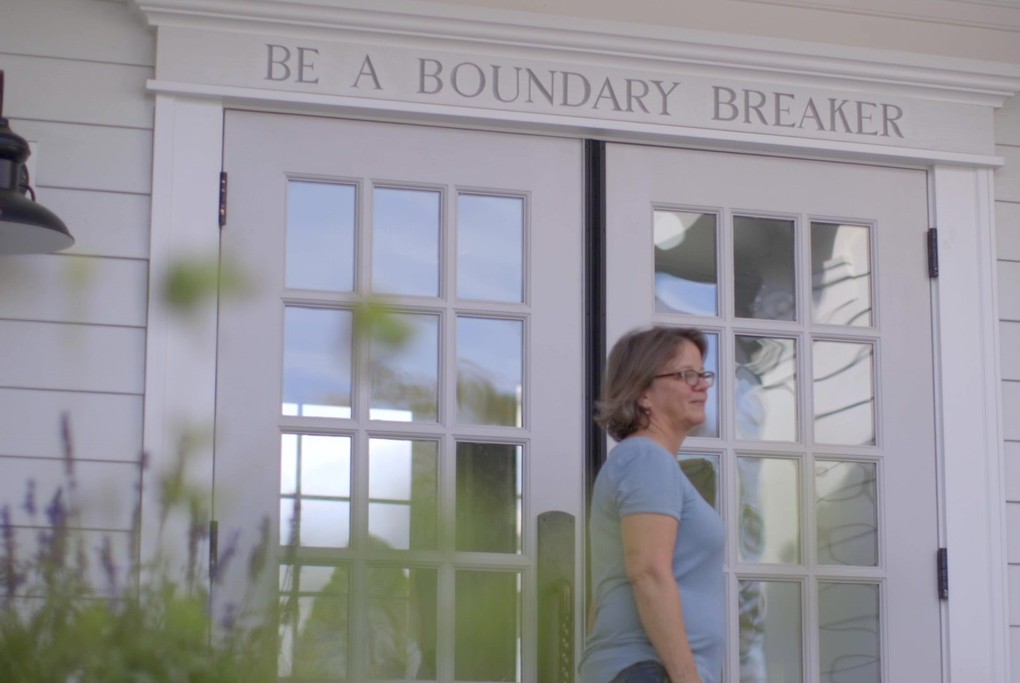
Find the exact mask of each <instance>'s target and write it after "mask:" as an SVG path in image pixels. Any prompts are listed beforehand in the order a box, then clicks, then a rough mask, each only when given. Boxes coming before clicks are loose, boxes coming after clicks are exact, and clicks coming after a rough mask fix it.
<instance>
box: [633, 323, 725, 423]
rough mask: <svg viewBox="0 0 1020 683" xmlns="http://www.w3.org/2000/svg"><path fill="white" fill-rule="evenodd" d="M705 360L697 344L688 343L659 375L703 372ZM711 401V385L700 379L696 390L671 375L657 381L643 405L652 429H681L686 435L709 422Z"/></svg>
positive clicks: (648, 391)
mask: <svg viewBox="0 0 1020 683" xmlns="http://www.w3.org/2000/svg"><path fill="white" fill-rule="evenodd" d="M704 369H705V365H704V359H703V358H702V357H701V352H700V351H699V350H698V347H697V346H695V345H694V343H693V342H690V341H687V340H684V341H683V342H681V344H680V346H679V347H678V348H677V350H676V353H674V354H673V358H672V359H671V360H670V361H669V362H668V363H667V364H666V366H665V367H663V368H662V369H660V370H659V372H658V373H656V374H660V375H661V374H666V373H670V372H680V371H682V370H696V371H698V372H703V371H704ZM707 400H708V384H707V383H706V382H705V380H703V379H699V380H698V383H697V384H696V385H695V386H693V387H692V386H691V385H689V384H688V383H687V382H686V381H685V380H684V378H683V377H679V376H676V375H670V376H668V377H657V378H655V379H654V380H653V381H652V385H651V386H650V387H648V389H647V390H646V391H645V393H644V394H643V395H642V396H641V398H640V400H639V404H640V405H641V407H642V408H646V409H647V410H648V417H649V420H650V424H651V425H656V424H661V425H662V426H664V427H667V428H669V429H679V430H681V431H682V432H683V433H684V434H686V433H687V432H689V431H690V430H692V429H694V428H695V427H697V426H698V425H700V424H701V423H702V422H704V421H705V402H706V401H707Z"/></svg>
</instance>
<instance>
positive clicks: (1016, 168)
mask: <svg viewBox="0 0 1020 683" xmlns="http://www.w3.org/2000/svg"><path fill="white" fill-rule="evenodd" d="M995 149H996V152H997V153H998V154H999V155H1000V156H1001V157H1002V158H1003V159H1005V161H1006V163H1005V164H1004V165H1003V166H1002V168H1000V169H997V170H996V171H995V198H996V199H997V200H999V201H1003V202H1020V146H1013V145H998V146H997V147H996V148H995Z"/></svg>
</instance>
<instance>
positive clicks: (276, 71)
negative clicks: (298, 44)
mask: <svg viewBox="0 0 1020 683" xmlns="http://www.w3.org/2000/svg"><path fill="white" fill-rule="evenodd" d="M266 47H267V48H269V51H268V53H267V55H266V57H267V59H268V61H267V63H266V77H265V80H267V81H285V80H287V79H288V78H290V66H289V65H288V64H287V62H289V61H290V50H289V49H288V48H286V47H285V46H283V45H272V44H266ZM277 67H279V68H277Z"/></svg>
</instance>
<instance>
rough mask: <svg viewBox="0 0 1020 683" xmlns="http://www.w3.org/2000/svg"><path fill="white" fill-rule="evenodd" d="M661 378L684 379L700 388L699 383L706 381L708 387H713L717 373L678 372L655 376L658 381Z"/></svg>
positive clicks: (706, 371) (708, 371)
mask: <svg viewBox="0 0 1020 683" xmlns="http://www.w3.org/2000/svg"><path fill="white" fill-rule="evenodd" d="M660 377H673V378H674V379H682V380H683V381H685V382H687V384H689V385H690V386H692V387H696V386H698V382H699V381H702V380H704V382H705V385H706V386H712V385H713V384H715V373H714V372H712V371H711V370H705V371H704V372H698V371H697V370H677V371H676V372H664V373H662V374H660V375H655V378H656V379H659V378H660Z"/></svg>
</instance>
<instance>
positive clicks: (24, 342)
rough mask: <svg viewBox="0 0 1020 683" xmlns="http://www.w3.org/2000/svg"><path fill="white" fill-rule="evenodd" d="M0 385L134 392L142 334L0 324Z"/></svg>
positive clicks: (101, 328) (137, 390)
mask: <svg viewBox="0 0 1020 683" xmlns="http://www.w3.org/2000/svg"><path fill="white" fill-rule="evenodd" d="M0 339H3V340H4V353H3V355H2V356H0V386H2V387H9V388H29V389H65V390H73V391H104V392H116V393H131V394H140V393H141V392H142V381H143V378H144V374H143V373H144V361H145V353H144V352H145V330H143V329H139V328H131V327H104V326H94V325H91V326H90V325H66V324H60V323H37V322H21V321H9V320H6V321H0Z"/></svg>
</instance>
